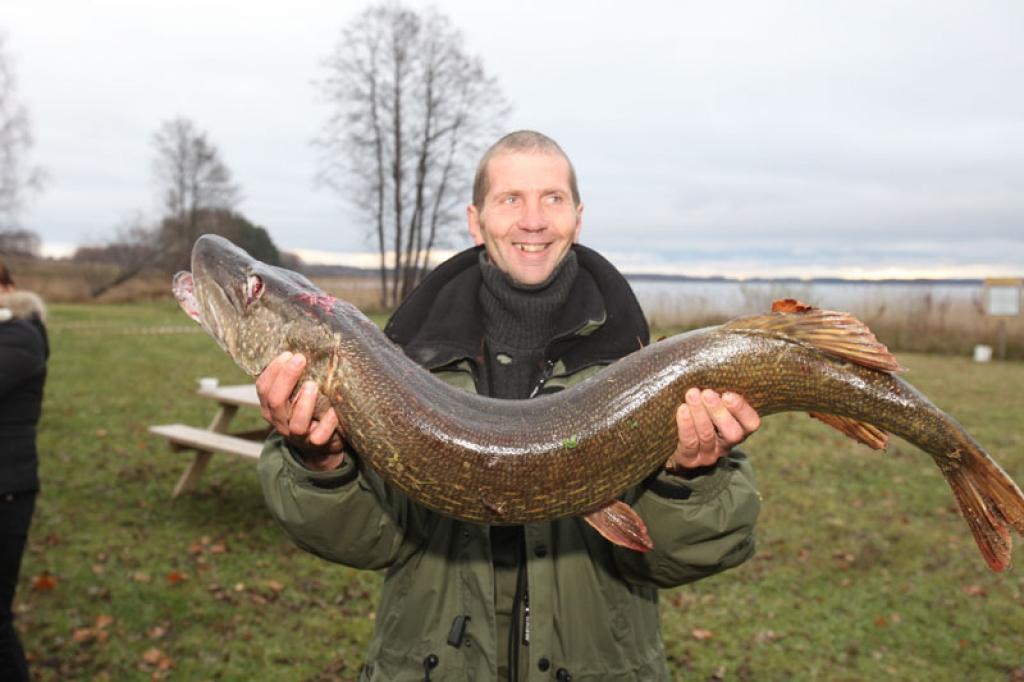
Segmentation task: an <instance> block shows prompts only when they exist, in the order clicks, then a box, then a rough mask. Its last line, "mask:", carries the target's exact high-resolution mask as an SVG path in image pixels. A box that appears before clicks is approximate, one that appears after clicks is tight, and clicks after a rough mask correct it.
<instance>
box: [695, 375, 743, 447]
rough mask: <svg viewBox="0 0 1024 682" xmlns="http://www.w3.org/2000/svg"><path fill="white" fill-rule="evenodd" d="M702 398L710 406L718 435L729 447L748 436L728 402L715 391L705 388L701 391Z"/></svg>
mask: <svg viewBox="0 0 1024 682" xmlns="http://www.w3.org/2000/svg"><path fill="white" fill-rule="evenodd" d="M701 400H702V401H703V402H704V404H705V405H706V406H707V408H708V413H709V414H710V416H711V421H712V422H713V423H714V425H715V430H716V431H717V432H718V437H719V439H720V440H721V441H722V443H724V444H725V445H726V446H727V447H732V446H733V445H736V444H737V443H739V442H741V441H742V440H743V439H744V438H745V437H746V435H747V434H746V432H744V430H743V427H742V426H741V425H740V423H739V422H738V421H737V420H736V417H734V416H733V414H732V412H730V411H729V408H728V406H727V405H726V403H724V402H723V401H722V398H721V396H719V395H718V393H716V392H715V391H712V390H710V389H705V390H704V391H703V392H702V393H701Z"/></svg>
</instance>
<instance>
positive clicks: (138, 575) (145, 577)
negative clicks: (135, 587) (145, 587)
mask: <svg viewBox="0 0 1024 682" xmlns="http://www.w3.org/2000/svg"><path fill="white" fill-rule="evenodd" d="M128 577H129V578H130V579H131V580H132V582H136V583H148V582H149V581H150V579H151V578H150V577H149V574H148V573H143V572H142V571H135V572H134V573H132V574H131V575H130V576H128Z"/></svg>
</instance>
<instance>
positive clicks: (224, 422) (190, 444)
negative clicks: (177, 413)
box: [149, 384, 270, 498]
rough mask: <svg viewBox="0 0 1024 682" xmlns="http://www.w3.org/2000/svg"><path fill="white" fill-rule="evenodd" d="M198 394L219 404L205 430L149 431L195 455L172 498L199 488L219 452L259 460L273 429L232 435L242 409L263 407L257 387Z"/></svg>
mask: <svg viewBox="0 0 1024 682" xmlns="http://www.w3.org/2000/svg"><path fill="white" fill-rule="evenodd" d="M196 394H197V395H199V396H200V397H202V398H206V399H209V400H213V401H215V402H216V403H217V412H216V414H214V416H213V419H212V420H211V421H210V425H209V426H207V427H206V428H205V429H204V428H199V427H196V426H190V425H188V424H159V425H156V426H150V427H149V431H150V433H153V434H156V435H158V436H162V437H164V438H165V439H167V442H168V443H169V444H170V446H171V449H173V450H175V451H179V450H192V451H194V452H195V456H194V457H193V459H192V461H191V462H190V463H189V465H188V467H187V468H186V469H185V471H184V473H182V475H181V478H179V479H178V483H177V484H176V485H175V486H174V492H173V493H171V498H175V497H178V496H179V495H180V494H182V493H183V492H186V491H188V490H191V489H192V488H194V487H195V485H196V483H198V481H199V479H200V478H202V476H203V472H205V471H206V466H207V465H208V464H209V463H210V458H211V457H213V453H215V452H222V453H227V454H231V455H236V456H238V457H245V458H246V459H252V460H258V459H259V457H260V451H261V450H262V449H263V439H264V438H265V437H266V435H267V433H269V431H270V428H269V427H267V428H264V429H258V430H256V431H248V432H244V433H230V432H229V431H228V429H229V427H230V425H231V421H232V420H233V419H234V417H235V415H236V414H237V413H238V408H240V407H259V406H260V401H259V398H258V397H257V396H256V385H255V384H236V385H231V386H216V387H213V388H209V387H207V388H200V389H199V390H198V391H197V392H196Z"/></svg>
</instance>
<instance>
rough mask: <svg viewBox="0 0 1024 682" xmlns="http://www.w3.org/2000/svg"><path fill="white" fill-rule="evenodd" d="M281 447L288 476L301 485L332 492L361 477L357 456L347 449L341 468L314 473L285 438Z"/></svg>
mask: <svg viewBox="0 0 1024 682" xmlns="http://www.w3.org/2000/svg"><path fill="white" fill-rule="evenodd" d="M280 447H281V448H282V449H283V450H284V452H285V455H284V457H283V459H284V462H285V468H286V469H287V471H288V475H289V476H291V477H292V478H293V479H295V480H296V481H298V482H299V483H304V484H306V485H310V486H312V487H314V488H321V489H326V490H331V489H334V488H341V487H342V486H344V485H347V484H348V483H351V482H352V481H354V480H355V479H356V477H357V476H358V475H359V467H358V466H357V465H356V461H355V455H354V453H353V452H352V451H351V450H349V449H348V448H347V447H346V448H345V450H344V451H343V452H344V453H345V459H344V460H343V461H342V463H341V466H340V467H338V468H337V469H332V470H330V471H314V470H313V469H310V468H309V467H307V466H306V464H305V462H304V460H303V458H302V453H301V452H300V451H299V450H298V449H296V448H294V447H292V446H291V445H290V444H289V443H288V442H287V441H286V440H284V439H283V438H282V439H281V441H280Z"/></svg>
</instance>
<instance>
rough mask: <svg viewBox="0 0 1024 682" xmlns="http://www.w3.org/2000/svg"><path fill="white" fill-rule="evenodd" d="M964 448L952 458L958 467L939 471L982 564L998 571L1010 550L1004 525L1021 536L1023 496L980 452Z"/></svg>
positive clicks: (1009, 542) (1022, 527)
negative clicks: (961, 515)
mask: <svg viewBox="0 0 1024 682" xmlns="http://www.w3.org/2000/svg"><path fill="white" fill-rule="evenodd" d="M967 445H969V447H968V448H966V450H965V451H961V453H960V454H961V456H960V457H959V458H954V459H959V460H960V462H961V466H960V467H957V468H943V474H944V475H945V477H946V482H947V483H949V487H950V488H952V490H953V496H954V497H955V498H956V501H957V504H959V505H960V512H961V513H962V514H963V516H964V518H965V519H966V520H967V525H968V527H970V529H971V533H972V534H973V535H974V540H975V542H977V544H978V548H979V549H980V550H981V554H982V556H983V557H984V558H985V561H986V562H987V563H988V565H989V567H990V568H991V569H992V570H993V571H1002V570H1003V569H1005V568H1006V567H1007V566H1009V565H1010V553H1011V550H1012V548H1013V541H1012V540H1011V539H1010V531H1009V529H1008V528H1007V524H1008V525H1009V526H1012V527H1013V528H1014V529H1015V530H1016V531H1017V532H1018V533H1021V534H1024V493H1022V492H1021V490H1020V488H1018V487H1017V484H1016V483H1014V482H1013V480H1012V479H1011V478H1010V477H1009V476H1008V475H1007V474H1006V472H1005V471H1003V470H1002V468H1001V467H1000V466H999V465H998V464H996V462H995V461H993V459H992V458H991V457H989V456H988V454H987V453H986V452H985V451H984V450H982V449H981V448H980V447H978V446H976V445H974V444H973V443H969V444H967Z"/></svg>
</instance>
